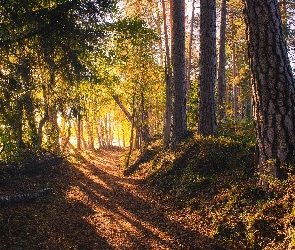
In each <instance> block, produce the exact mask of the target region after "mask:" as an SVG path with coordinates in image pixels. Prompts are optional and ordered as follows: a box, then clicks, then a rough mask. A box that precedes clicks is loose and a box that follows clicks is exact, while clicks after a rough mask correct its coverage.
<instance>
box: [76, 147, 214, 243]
mask: <svg viewBox="0 0 295 250" xmlns="http://www.w3.org/2000/svg"><path fill="white" fill-rule="evenodd" d="M111 154H112V152H104V161H103V162H101V163H99V162H97V160H96V159H97V158H96V157H93V155H91V156H89V155H88V156H87V159H86V158H85V157H83V156H81V155H80V157H79V159H80V163H81V166H80V169H79V168H76V171H77V173H76V174H77V175H84V177H82V176H80V178H77V179H78V180H83V182H81V181H79V182H77V183H76V185H77V186H78V187H79V190H80V191H82V192H83V194H84V195H85V196H87V197H88V201H87V204H89V205H90V206H94V207H95V210H96V211H104V216H106V217H111V218H112V219H111V220H112V222H109V224H110V225H111V226H110V227H109V228H108V230H110V232H108V233H106V235H112V236H113V239H109V240H110V245H112V244H113V243H112V242H113V241H115V239H117V241H120V244H118V243H117V244H116V247H115V248H116V249H206V248H202V246H203V243H204V242H209V239H208V237H206V236H204V235H201V234H200V233H199V232H197V231H193V230H190V229H188V228H185V227H184V226H183V225H181V224H180V223H178V222H176V221H173V220H171V219H169V218H168V217H167V206H165V204H161V202H160V200H159V199H160V198H159V197H149V196H148V195H150V194H151V193H150V192H148V193H146V192H145V191H143V192H140V193H138V190H137V191H135V190H134V185H140V187H142V189H143V190H144V189H145V188H147V187H144V186H143V185H142V180H138V179H133V178H126V177H123V176H122V175H121V176H118V175H114V174H112V173H111V172H109V171H108V170H107V168H108V167H107V166H105V165H108V164H110V163H109V162H108V161H107V160H106V159H108V158H109V157H111ZM92 160H95V161H96V162H95V164H93V162H92ZM98 164H101V166H99V167H98ZM104 164H105V165H104ZM111 164H113V162H112V163H111ZM117 171H121V169H119V168H118V170H117ZM85 177H86V178H85ZM137 188H138V187H137ZM98 214H99V212H98ZM97 216H98V215H94V216H93V217H94V218H95V217H96V218H95V219H96V222H97V223H103V220H101V219H99V218H97ZM112 224H113V225H112ZM118 231H119V232H124V233H123V235H124V237H123V236H122V235H120V234H121V233H117V234H116V232H118ZM98 232H100V230H99V229H98ZM212 244H213V243H212ZM118 246H119V247H118ZM212 246H213V245H212ZM207 249H208V248H207ZM210 249H214V248H210Z"/></svg>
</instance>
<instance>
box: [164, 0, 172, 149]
mask: <svg viewBox="0 0 295 250" xmlns="http://www.w3.org/2000/svg"><path fill="white" fill-rule="evenodd" d="M162 8H163V24H164V34H165V52H166V53H165V57H166V60H165V62H166V65H165V81H166V103H165V123H164V140H163V144H164V147H165V148H167V147H169V144H170V136H171V119H172V89H171V88H172V71H171V58H170V47H169V40H168V39H169V38H168V29H167V16H166V6H165V1H164V0H162Z"/></svg>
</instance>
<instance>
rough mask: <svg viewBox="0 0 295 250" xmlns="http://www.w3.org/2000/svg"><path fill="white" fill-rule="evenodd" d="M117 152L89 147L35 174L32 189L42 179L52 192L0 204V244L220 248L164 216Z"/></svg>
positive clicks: (22, 246)
mask: <svg viewBox="0 0 295 250" xmlns="http://www.w3.org/2000/svg"><path fill="white" fill-rule="evenodd" d="M120 153H121V152H119V151H117V150H112V151H100V152H94V153H93V152H92V153H90V152H89V154H88V155H87V156H82V155H79V156H78V157H77V158H76V159H78V160H77V162H76V163H75V164H70V163H68V162H64V163H63V164H61V165H59V166H55V167H54V168H49V167H48V168H47V169H46V171H44V173H46V176H41V177H40V176H39V175H38V176H35V179H32V180H31V181H32V182H34V183H36V185H37V186H36V189H38V188H39V187H40V185H41V183H45V184H46V185H48V186H49V187H52V188H53V190H54V191H53V194H51V195H50V196H46V197H41V198H38V199H37V200H36V201H34V202H30V203H21V204H12V205H7V206H2V207H0V249H1V250H6V249H7V250H8V249H9V250H14V249H15V250H16V249H36V250H38V249H40V250H41V249H42V250H43V249H50V250H51V249H52V250H58V249H61V250H62V249H77V250H88V249H89V250H95V249H98V250H108V249H120V250H121V249H122V250H123V249H128V250H129V249H134V250H136V249H140V250H144V249H173V250H174V249H194V250H197V249H222V248H218V246H217V245H214V242H212V240H211V241H210V239H209V238H208V237H206V236H204V235H202V234H200V233H199V232H198V231H194V230H190V229H189V228H185V227H184V226H183V225H181V224H180V223H178V222H176V221H173V220H172V219H171V218H169V216H168V215H169V212H171V211H172V210H171V208H169V207H168V206H166V205H167V204H165V202H163V201H161V197H157V196H155V195H153V193H152V192H148V191H147V188H148V187H146V186H144V185H143V181H142V180H140V179H135V178H131V177H129V178H128V177H124V176H123V173H122V169H120V168H119V167H116V166H117V162H116V161H114V158H116V159H118V155H119V154H120ZM30 177H32V176H30ZM37 177H38V178H40V179H38V178H37ZM31 184H32V186H34V185H33V183H31ZM172 212H173V211H172ZM209 245H210V246H209Z"/></svg>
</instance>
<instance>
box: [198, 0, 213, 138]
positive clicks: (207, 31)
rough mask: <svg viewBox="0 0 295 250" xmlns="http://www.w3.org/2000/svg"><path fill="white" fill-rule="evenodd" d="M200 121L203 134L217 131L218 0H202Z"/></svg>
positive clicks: (199, 124)
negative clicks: (215, 91)
mask: <svg viewBox="0 0 295 250" xmlns="http://www.w3.org/2000/svg"><path fill="white" fill-rule="evenodd" d="M200 4H201V9H200V51H201V54H200V81H199V85H200V86H199V122H198V130H199V133H200V134H201V135H204V136H207V135H212V134H214V133H215V130H216V118H215V100H214V89H215V82H216V1H215V0H200Z"/></svg>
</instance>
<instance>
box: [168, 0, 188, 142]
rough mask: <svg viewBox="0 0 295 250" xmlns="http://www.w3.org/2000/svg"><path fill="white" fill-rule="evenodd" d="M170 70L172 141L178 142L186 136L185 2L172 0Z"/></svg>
mask: <svg viewBox="0 0 295 250" xmlns="http://www.w3.org/2000/svg"><path fill="white" fill-rule="evenodd" d="M172 13H173V14H172V19H173V25H172V54H171V59H172V70H173V88H174V103H173V132H172V141H173V143H176V144H177V143H179V142H180V141H182V140H183V139H184V138H185V137H186V136H187V124H186V83H185V25H184V22H185V3H184V0H173V1H172Z"/></svg>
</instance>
